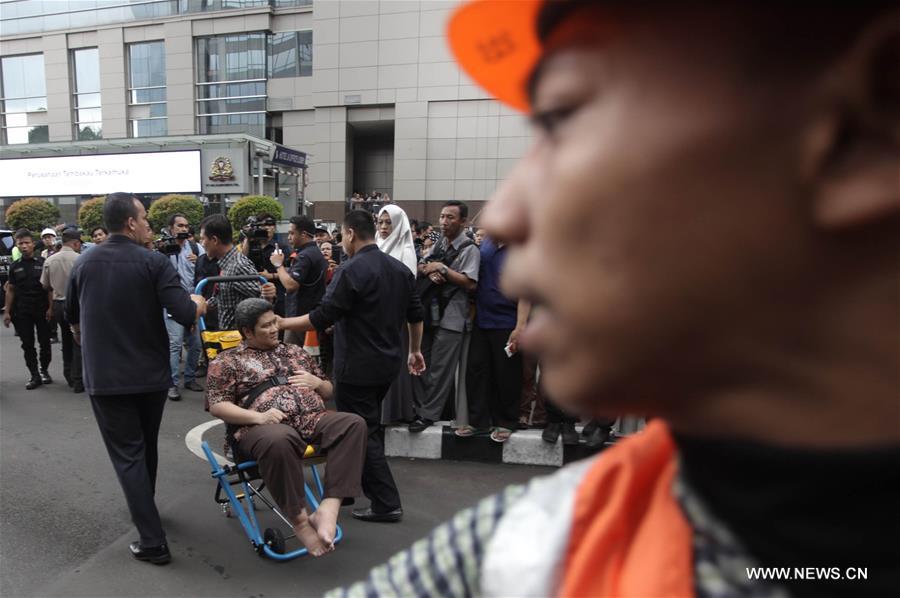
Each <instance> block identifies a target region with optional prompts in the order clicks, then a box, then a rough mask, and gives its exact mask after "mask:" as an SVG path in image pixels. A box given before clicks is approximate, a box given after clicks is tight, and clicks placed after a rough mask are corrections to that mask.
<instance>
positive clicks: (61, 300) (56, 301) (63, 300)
mask: <svg viewBox="0 0 900 598" xmlns="http://www.w3.org/2000/svg"><path fill="white" fill-rule="evenodd" d="M65 302H66V300H65V299H54V300H53V303H65Z"/></svg>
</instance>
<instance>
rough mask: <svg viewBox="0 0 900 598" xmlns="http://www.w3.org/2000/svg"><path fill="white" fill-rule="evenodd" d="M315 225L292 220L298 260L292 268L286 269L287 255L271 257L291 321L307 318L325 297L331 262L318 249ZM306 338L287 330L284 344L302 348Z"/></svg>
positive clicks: (304, 219)
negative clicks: (284, 294) (294, 318)
mask: <svg viewBox="0 0 900 598" xmlns="http://www.w3.org/2000/svg"><path fill="white" fill-rule="evenodd" d="M315 233H316V225H315V224H313V221H312V220H310V219H309V218H307V217H306V216H294V217H292V218H291V230H290V232H289V233H288V236H289V238H290V240H291V245H292V246H293V247H294V249H295V250H296V251H297V256H296V257H295V258H294V261H293V262H291V265H290V268H285V267H284V251H282V250H281V249H280V248H276V249H275V251H273V252H272V254H271V255H270V256H269V261H270V263H271V264H272V266H274V267H275V273H276V274H277V275H278V280H279V281H280V282H281V284H282V285H283V286H284V289H285V290H286V291H287V297H286V300H285V315H286V316H287V317H289V318H292V317H295V316H305V315H306V314H308V313H309V312H311V311H312V310H313V308H314V307H316V306H317V305H318V304H319V302H320V301H321V300H322V297H323V296H325V273H326V272H327V271H328V262H326V261H325V257H324V256H323V255H322V252H321V251H320V250H319V246H318V245H316V240H315V238H314V235H315ZM303 341H304V335H303V334H302V333H298V332H294V331H292V330H288V331H287V332H286V333H285V335H284V342H286V343H292V344H294V345H299V346H301V347H302V346H303Z"/></svg>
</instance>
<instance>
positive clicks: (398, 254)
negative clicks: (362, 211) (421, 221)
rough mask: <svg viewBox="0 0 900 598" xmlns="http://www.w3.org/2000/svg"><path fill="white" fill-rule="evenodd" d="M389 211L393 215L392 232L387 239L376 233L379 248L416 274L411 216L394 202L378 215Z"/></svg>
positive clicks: (416, 261)
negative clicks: (408, 216) (410, 224)
mask: <svg viewBox="0 0 900 598" xmlns="http://www.w3.org/2000/svg"><path fill="white" fill-rule="evenodd" d="M384 212H387V214H388V216H390V217H391V234H389V235H388V237H387V239H382V238H381V235H380V234H377V233H376V235H375V238H376V241H375V242H376V243H377V244H378V249H380V250H381V251H383V252H384V253H386V254H388V255H389V256H391V257H392V258H395V259H398V260H400V261H401V262H403V263H404V264H405V265H406V267H407V268H409V269H410V271H411V272H412V273H413V276H415V275H416V264H417V263H418V260H417V259H416V246H415V245H413V238H412V230H411V229H410V227H409V218H407V217H406V212H404V211H403V209H402V208H400V207H399V206H396V205H394V204H389V205H386V206H384V207H383V208H381V210H380V211H379V212H378V216H379V217H381V215H382V214H383V213H384Z"/></svg>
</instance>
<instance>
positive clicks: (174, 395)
mask: <svg viewBox="0 0 900 598" xmlns="http://www.w3.org/2000/svg"><path fill="white" fill-rule="evenodd" d="M167 396H168V397H169V400H170V401H180V400H181V394H180V393H179V392H178V387H177V386H172V387H171V388H169V394H168V395H167Z"/></svg>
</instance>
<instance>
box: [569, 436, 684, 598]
mask: <svg viewBox="0 0 900 598" xmlns="http://www.w3.org/2000/svg"><path fill="white" fill-rule="evenodd" d="M676 469H677V461H676V451H675V444H674V442H673V441H672V437H671V435H670V433H669V429H668V428H667V427H666V425H665V424H664V423H662V422H661V421H658V420H657V421H654V422H651V423H650V424H649V425H648V426H647V428H646V429H645V430H644V431H643V432H642V433H641V434H638V435H637V436H635V437H633V438H630V439H628V440H625V441H623V442H622V443H620V444H618V445H617V446H615V447H613V448H612V449H610V450H609V451H608V452H606V453H605V454H603V456H602V457H600V458H599V459H597V462H596V463H595V464H594V465H593V466H592V467H591V469H590V470H588V472H587V475H585V477H584V479H583V480H582V482H581V484H580V486H579V487H578V490H577V492H576V495H575V510H574V513H573V518H572V531H571V533H570V537H569V545H568V550H567V553H566V561H565V572H564V574H563V583H562V588H561V590H560V592H559V595H560V596H565V597H579V598H580V597H588V596H590V597H600V596H641V597H663V596H664V597H671V596H693V595H694V570H693V550H692V544H691V542H692V530H691V527H690V524H689V523H688V522H687V520H686V519H685V517H684V515H683V514H682V512H681V507H680V506H679V504H678V502H677V500H676V499H675V497H674V495H673V493H672V482H673V480H674V478H675V472H676Z"/></svg>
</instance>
